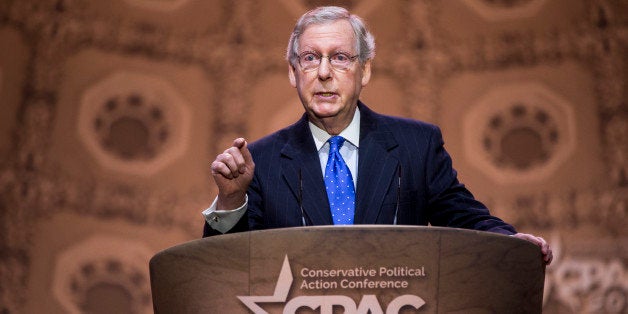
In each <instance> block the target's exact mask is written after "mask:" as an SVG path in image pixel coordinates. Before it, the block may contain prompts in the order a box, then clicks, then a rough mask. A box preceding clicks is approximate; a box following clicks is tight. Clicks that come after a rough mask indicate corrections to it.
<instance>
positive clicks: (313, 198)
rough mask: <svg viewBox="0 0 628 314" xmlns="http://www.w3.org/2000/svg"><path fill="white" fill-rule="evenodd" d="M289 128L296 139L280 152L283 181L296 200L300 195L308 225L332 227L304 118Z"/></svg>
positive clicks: (313, 149)
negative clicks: (292, 128) (291, 128)
mask: <svg viewBox="0 0 628 314" xmlns="http://www.w3.org/2000/svg"><path fill="white" fill-rule="evenodd" d="M293 127H294V128H295V132H294V134H295V135H296V136H295V137H294V138H290V139H289V140H288V141H287V142H286V144H285V145H284V147H283V149H282V150H281V154H282V163H281V171H282V174H283V177H284V179H285V180H286V182H287V183H288V185H289V186H290V189H291V190H292V192H293V193H294V195H295V196H296V197H297V199H298V198H299V194H300V193H301V195H302V204H303V211H304V213H305V221H306V223H307V224H308V225H330V224H333V221H332V217H331V211H330V209H329V202H328V200H327V192H325V183H324V180H323V174H322V173H321V165H320V160H319V158H318V152H317V151H316V145H315V144H314V140H313V139H312V134H311V132H310V129H309V126H308V122H307V118H306V117H305V116H303V117H302V118H301V120H299V121H298V122H297V123H296V124H295V125H294V126H293ZM299 172H300V173H301V178H299Z"/></svg>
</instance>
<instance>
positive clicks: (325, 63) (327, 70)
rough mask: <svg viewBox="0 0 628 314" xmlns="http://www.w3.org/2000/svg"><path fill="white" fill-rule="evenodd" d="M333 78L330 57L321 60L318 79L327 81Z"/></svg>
mask: <svg viewBox="0 0 628 314" xmlns="http://www.w3.org/2000/svg"><path fill="white" fill-rule="evenodd" d="M330 77H331V63H330V62H329V58H328V57H322V58H321V64H319V65H318V79H319V80H321V81H326V80H328V79H329V78H330Z"/></svg>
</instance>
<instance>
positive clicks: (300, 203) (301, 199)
mask: <svg viewBox="0 0 628 314" xmlns="http://www.w3.org/2000/svg"><path fill="white" fill-rule="evenodd" d="M297 201H298V203H299V209H300V210H301V225H302V226H304V227H305V226H307V224H306V223H305V213H304V212H303V176H302V174H301V168H299V195H298V200H297Z"/></svg>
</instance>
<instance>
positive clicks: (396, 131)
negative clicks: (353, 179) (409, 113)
mask: <svg viewBox="0 0 628 314" xmlns="http://www.w3.org/2000/svg"><path fill="white" fill-rule="evenodd" d="M358 106H359V108H360V114H361V121H360V147H359V150H358V182H357V190H356V209H355V219H354V222H355V224H392V223H393V221H394V217H395V215H396V216H397V224H400V225H427V224H428V223H430V224H432V225H435V226H449V227H457V228H466V229H475V230H484V231H491V232H498V233H503V234H513V233H515V232H516V231H515V229H514V228H513V227H512V226H511V225H509V224H507V223H505V222H503V221H502V220H500V219H499V218H496V217H494V216H491V215H490V213H489V211H488V209H487V208H486V207H485V206H484V205H483V204H482V203H480V202H478V201H477V200H475V199H474V198H473V195H472V194H471V193H470V192H469V191H468V190H467V189H466V188H465V187H464V185H462V184H461V183H460V182H458V179H457V175H456V171H455V170H454V169H453V168H452V162H451V158H450V157H449V154H448V153H447V152H446V151H445V149H444V147H443V144H444V143H443V139H442V135H441V132H440V130H439V128H438V127H436V126H434V125H431V124H428V123H424V122H420V121H416V120H410V119H403V118H396V117H389V116H384V115H380V114H377V113H375V112H373V111H372V110H370V109H369V108H367V107H366V106H365V105H364V104H362V103H359V104H358ZM249 149H250V151H251V154H252V156H253V161H254V162H255V174H254V177H253V181H252V182H251V185H250V186H249V189H248V193H247V194H248V197H249V203H248V211H247V214H246V215H244V216H243V218H242V219H241V220H240V221H239V222H238V224H237V225H236V226H235V227H234V228H233V229H232V230H231V231H230V232H238V231H247V230H258V229H269V228H282V227H295V226H302V221H303V218H304V220H305V222H306V224H307V225H331V224H333V222H332V217H331V212H330V209H329V203H328V201H327V194H326V192H325V183H324V181H323V173H322V172H321V166H320V161H319V158H318V152H317V150H316V146H315V144H314V140H313V138H312V134H311V132H310V129H309V126H308V119H307V116H306V115H303V117H302V118H301V119H300V120H299V121H297V122H296V123H295V124H293V125H291V126H289V127H287V128H285V129H282V130H280V131H278V132H276V133H274V134H271V135H269V136H267V137H265V138H262V139H260V140H259V141H256V142H254V143H251V144H250V146H249ZM300 195H301V196H300ZM300 203H301V204H302V209H303V210H301V206H300V205H299V204H300ZM397 205H398V206H397ZM397 207H398V210H397ZM214 234H218V232H217V231H215V230H213V229H211V228H210V227H209V225H208V224H207V223H205V229H204V236H209V235H214Z"/></svg>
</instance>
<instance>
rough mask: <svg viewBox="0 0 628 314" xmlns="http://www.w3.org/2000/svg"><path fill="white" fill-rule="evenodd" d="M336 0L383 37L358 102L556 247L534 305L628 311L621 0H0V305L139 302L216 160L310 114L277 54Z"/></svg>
mask: <svg viewBox="0 0 628 314" xmlns="http://www.w3.org/2000/svg"><path fill="white" fill-rule="evenodd" d="M332 3H333V4H337V5H342V6H345V7H347V8H349V9H350V10H351V11H353V12H354V13H357V14H358V15H360V16H362V17H364V18H365V19H366V21H367V23H368V24H369V26H370V28H371V30H372V32H373V33H374V35H375V37H376V41H377V45H378V50H377V57H376V59H375V62H374V68H373V71H374V73H373V78H372V80H371V83H370V84H369V86H368V87H367V88H366V90H365V91H364V93H363V101H364V102H366V103H367V104H368V105H369V106H370V107H371V108H374V109H375V110H377V111H380V112H383V113H388V114H394V115H402V116H406V117H412V118H416V119H421V120H426V121H429V122H433V123H437V124H438V125H440V126H441V127H442V129H443V134H444V137H445V145H446V148H447V149H448V150H449V152H450V153H451V155H452V156H453V159H454V166H455V167H456V168H457V169H458V171H459V173H460V178H461V180H462V181H463V182H464V183H466V185H467V186H469V188H470V189H471V191H473V192H474V194H475V195H476V197H477V198H479V199H480V200H482V201H483V202H485V203H486V204H488V205H489V207H490V208H491V209H492V211H493V212H494V213H495V214H496V215H497V216H500V217H502V218H504V219H505V220H507V221H509V222H511V223H512V224H514V225H515V226H516V227H517V228H518V229H519V230H520V231H523V232H529V233H536V234H539V235H542V236H544V237H545V238H547V239H549V240H550V242H551V244H552V245H553V247H554V250H555V252H556V259H555V261H554V263H553V264H552V265H551V266H550V267H549V268H548V269H547V274H546V278H547V279H546V284H545V298H544V312H546V313H626V312H628V277H627V276H628V274H627V270H626V261H627V260H628V250H627V248H628V232H627V231H628V228H627V227H626V221H627V217H626V215H627V205H628V200H627V199H628V161H627V156H628V155H627V154H628V140H627V137H628V105H627V103H626V99H627V98H626V84H627V82H628V80H627V78H626V75H627V73H628V63H627V62H626V57H625V56H626V55H627V48H628V26H627V25H628V2H626V1H623V0H615V1H612V0H448V1H436V0H434V1H430V0H403V1H402V0H399V1H384V0H345V1H322V0H272V1H253V0H242V1H228V0H206V1H201V0H199V1H193V0H109V1H96V0H94V1H88V0H83V1H82V0H3V1H0V112H1V115H0V313H2V314H5V313H151V312H152V305H151V295H150V286H149V277H148V269H147V262H148V259H149V258H150V257H151V256H152V255H153V254H155V253H156V252H157V251H159V250H162V249H165V248H167V247H170V246H172V245H175V244H179V243H182V242H185V241H188V240H192V239H196V238H199V237H200V235H201V230H202V225H203V217H202V216H201V214H200V211H201V210H202V209H204V208H205V207H206V206H208V205H209V203H210V202H211V200H212V199H213V197H214V195H215V189H214V187H213V185H212V184H211V179H210V178H209V176H208V173H209V164H210V161H211V160H213V156H215V155H216V154H217V153H218V152H220V151H222V150H223V149H224V148H225V147H226V146H227V145H228V144H229V143H230V142H231V141H232V139H233V138H235V137H238V136H246V137H247V138H249V139H250V140H254V139H257V138H259V137H261V136H262V135H265V134H267V133H269V132H271V131H273V130H276V129H278V128H280V127H282V126H285V125H287V124H289V123H291V122H293V121H294V120H296V119H297V118H298V117H299V116H300V115H301V113H302V108H301V106H300V104H299V101H298V97H297V96H296V92H295V91H294V90H293V89H292V87H290V85H289V83H288V80H287V70H288V68H287V64H286V62H285V61H284V59H283V54H284V49H285V46H286V43H287V39H288V37H289V34H290V32H291V30H292V26H293V24H294V22H295V21H296V19H297V18H298V17H299V16H300V15H301V14H302V13H304V12H305V11H306V10H307V9H308V8H312V7H315V6H318V5H322V4H332Z"/></svg>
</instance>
